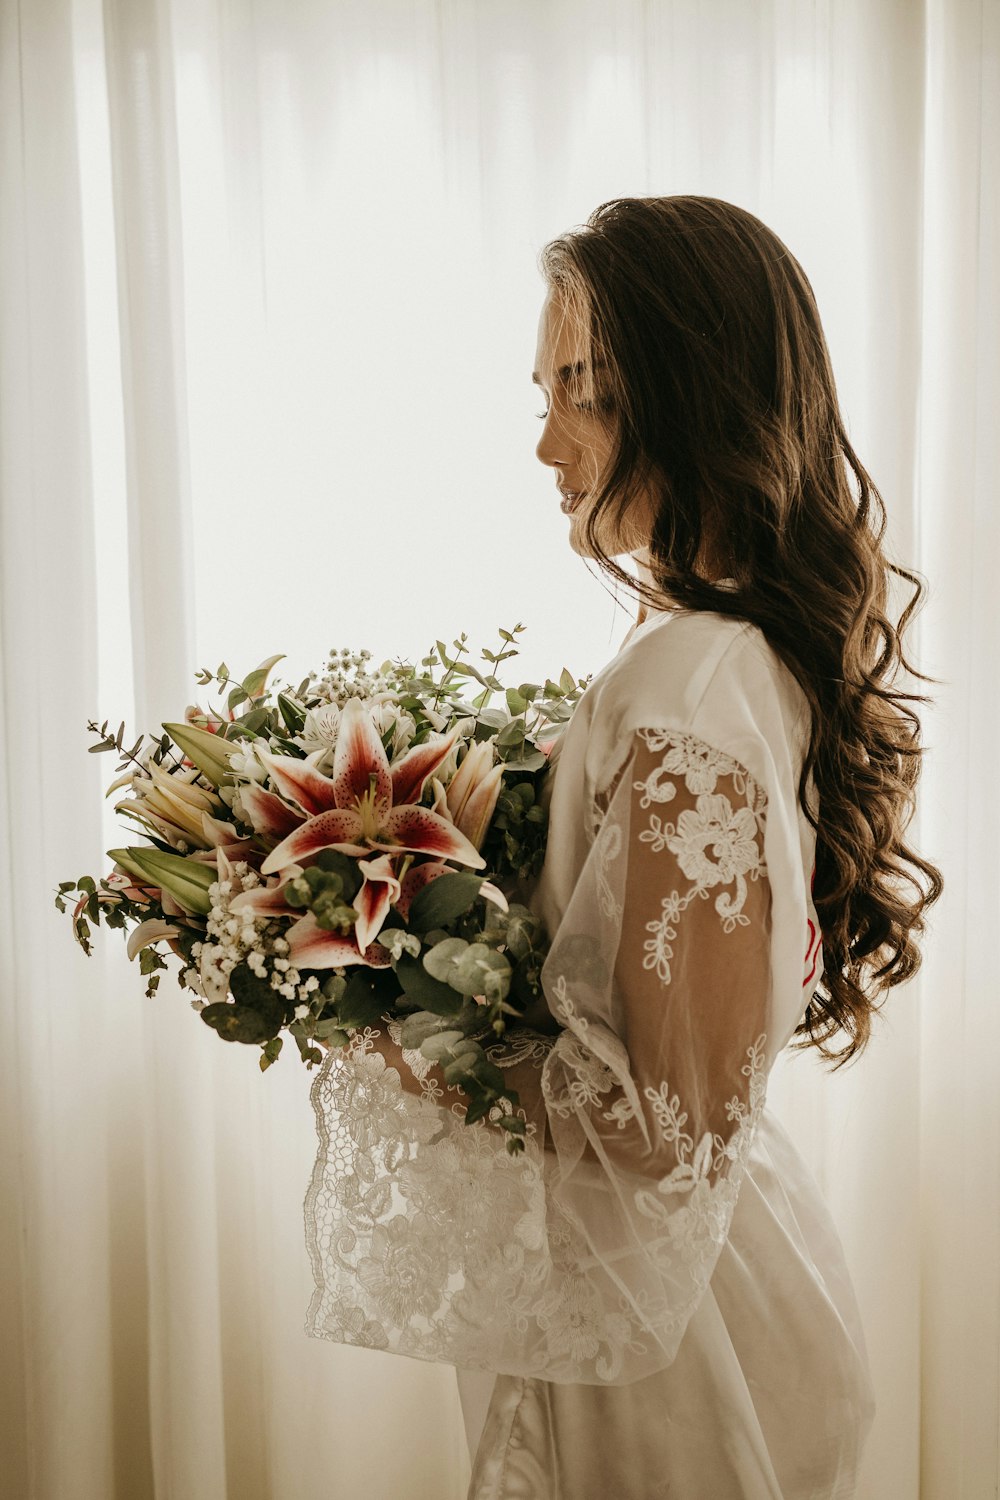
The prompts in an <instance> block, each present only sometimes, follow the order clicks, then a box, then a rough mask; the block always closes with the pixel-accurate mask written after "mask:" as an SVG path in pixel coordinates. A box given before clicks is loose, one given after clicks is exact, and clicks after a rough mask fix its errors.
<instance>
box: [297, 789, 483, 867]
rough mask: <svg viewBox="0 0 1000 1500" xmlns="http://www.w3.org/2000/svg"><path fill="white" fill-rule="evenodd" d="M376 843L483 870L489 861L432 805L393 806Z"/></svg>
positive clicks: (387, 847)
mask: <svg viewBox="0 0 1000 1500" xmlns="http://www.w3.org/2000/svg"><path fill="white" fill-rule="evenodd" d="M292 837H293V838H294V834H293V835H292ZM383 838H384V839H394V840H395V843H394V844H391V843H383V842H382V840H383ZM372 843H373V845H374V846H375V848H376V849H388V850H389V851H390V852H393V853H395V852H398V851H399V850H400V849H412V850H413V852H414V853H415V854H434V855H436V856H437V858H438V859H457V860H458V862H459V864H463V865H469V866H471V868H472V869H474V870H481V869H483V867H484V866H485V864H486V861H485V859H484V858H483V856H482V855H481V854H480V852H479V850H478V849H477V848H476V847H475V845H473V844H471V843H470V842H469V840H468V839H467V838H466V836H465V834H464V833H461V832H459V830H458V829H457V828H456V827H455V825H454V824H453V823H449V822H448V821H447V819H445V818H441V817H439V816H438V814H437V813H434V812H431V810H430V808H428V807H414V806H413V805H412V804H410V803H407V804H406V805H405V806H403V807H394V808H393V810H392V812H391V813H390V814H389V816H388V817H387V818H386V819H385V821H384V822H383V824H382V826H381V828H380V829H379V837H378V838H377V839H373V840H372Z"/></svg>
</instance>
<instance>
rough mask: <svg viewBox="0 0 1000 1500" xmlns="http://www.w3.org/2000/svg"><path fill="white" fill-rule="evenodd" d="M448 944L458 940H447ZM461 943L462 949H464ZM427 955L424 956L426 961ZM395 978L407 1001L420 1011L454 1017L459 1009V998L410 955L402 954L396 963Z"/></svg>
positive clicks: (460, 1000)
mask: <svg viewBox="0 0 1000 1500" xmlns="http://www.w3.org/2000/svg"><path fill="white" fill-rule="evenodd" d="M448 941H449V942H453V941H458V942H461V941H462V940H461V938H459V939H448ZM464 946H465V945H464V943H463V947H464ZM426 958H427V955H426V954H425V955H424V959H425V961H426ZM396 978H397V979H398V980H399V983H400V984H401V985H402V987H403V990H404V992H405V994H406V997H407V999H408V1000H410V1001H412V1002H413V1003H414V1004H416V1005H419V1006H420V1008H421V1009H422V1010H427V1011H433V1012H434V1014H435V1015H439V1016H450V1015H454V1014H455V1013H456V1012H457V1011H458V1010H459V1009H460V1007H461V1004H462V998H461V996H460V995H459V994H458V993H457V992H456V991H455V990H454V989H453V988H452V987H451V985H450V984H448V982H447V981H446V980H442V979H441V977H440V975H438V974H432V973H431V972H430V971H429V970H428V969H427V967H426V964H425V963H421V961H420V960H419V959H416V958H413V957H412V956H411V955H410V954H408V953H406V954H403V955H402V956H401V957H400V958H399V960H398V962H397V963H396Z"/></svg>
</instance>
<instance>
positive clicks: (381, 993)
mask: <svg viewBox="0 0 1000 1500" xmlns="http://www.w3.org/2000/svg"><path fill="white" fill-rule="evenodd" d="M398 995H399V980H398V979H397V977H396V975H395V973H394V972H393V970H392V969H391V968H384V969H372V968H369V967H368V966H367V965H365V966H359V967H358V968H356V969H355V971H354V973H353V974H352V975H351V977H350V979H349V980H348V981H347V984H346V986H345V988H344V993H343V994H342V995H341V997H340V999H339V1000H338V1002H337V1020H338V1021H339V1023H340V1025H341V1026H344V1027H347V1026H374V1025H375V1023H376V1022H377V1021H378V1020H379V1019H380V1017H381V1016H382V1013H383V1012H384V1011H387V1010H391V1009H392V1008H393V1004H394V1002H395V1000H396V998H397V996H398Z"/></svg>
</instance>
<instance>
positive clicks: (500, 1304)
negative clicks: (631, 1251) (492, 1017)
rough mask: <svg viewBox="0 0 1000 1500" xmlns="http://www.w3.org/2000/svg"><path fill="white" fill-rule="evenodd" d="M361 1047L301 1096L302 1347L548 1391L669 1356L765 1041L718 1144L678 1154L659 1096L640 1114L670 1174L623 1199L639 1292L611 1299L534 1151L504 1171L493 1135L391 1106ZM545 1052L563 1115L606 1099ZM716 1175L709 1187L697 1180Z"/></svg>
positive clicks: (597, 1073) (746, 1136)
mask: <svg viewBox="0 0 1000 1500" xmlns="http://www.w3.org/2000/svg"><path fill="white" fill-rule="evenodd" d="M372 1035H373V1033H372V1032H371V1030H370V1029H368V1030H367V1031H366V1032H364V1033H358V1034H356V1036H355V1038H354V1040H353V1042H352V1043H351V1044H350V1045H349V1047H348V1048H347V1049H345V1051H344V1053H343V1054H341V1055H339V1056H338V1055H337V1054H334V1053H330V1054H329V1055H328V1057H327V1058H326V1059H325V1061H324V1063H323V1066H322V1067H321V1068H320V1069H319V1071H318V1073H317V1076H316V1078H315V1080H314V1082H313V1086H312V1100H313V1106H314V1109H315V1112H316V1119H317V1129H318V1134H319V1140H320V1149H319V1153H318V1156H317V1160H316V1165H315V1168H314V1171H313V1177H312V1181H311V1183H310V1186H309V1189H308V1192H307V1194H306V1200H305V1205H304V1213H305V1225H306V1242H307V1246H308V1249H309V1254H310V1259H311V1262H312V1268H313V1275H314V1280H315V1291H314V1293H313V1297H312V1300H311V1302H310V1306H309V1311H308V1314H307V1317H306V1324H305V1330H306V1332H307V1333H308V1334H310V1335H312V1336H313V1337H316V1338H326V1339H331V1340H333V1341H335V1342H338V1343H347V1344H357V1345H362V1346H364V1347H366V1348H375V1349H391V1350H393V1351H395V1352H398V1353H401V1354H409V1355H413V1356H416V1357H418V1358H422V1359H429V1360H438V1361H443V1362H446V1363H453V1364H458V1365H462V1366H463V1367H466V1368H479V1369H488V1370H497V1369H504V1370H508V1371H511V1372H519V1373H522V1374H527V1375H534V1376H537V1377H539V1378H542V1379H550V1380H551V1379H555V1380H571V1379H574V1378H580V1377H581V1376H582V1377H583V1378H585V1379H587V1380H590V1381H593V1380H595V1379H596V1380H598V1381H613V1380H615V1379H616V1378H617V1377H618V1375H619V1374H620V1373H621V1370H622V1367H623V1363H624V1361H625V1359H626V1358H627V1357H628V1356H630V1355H631V1356H633V1357H639V1358H641V1357H642V1356H643V1355H649V1354H650V1352H651V1351H655V1349H656V1347H657V1346H659V1348H661V1349H666V1350H673V1351H674V1352H675V1351H676V1346H677V1345H678V1344H679V1341H680V1337H681V1335H682V1333H683V1330H684V1328H685V1327H686V1326H687V1323H688V1321H689V1319H690V1317H691V1315H692V1313H693V1311H694V1309H695V1308H696V1307H697V1305H698V1303H699V1302H700V1300H701V1298H702V1296H703V1295H704V1292H705V1288H706V1287H707V1285H708V1282H709V1280H710V1279H711V1274H712V1271H713V1270H714V1267H715V1263H716V1260H717V1258H718V1254H719V1252H720V1250H721V1248H722V1245H723V1243H724V1242H725V1238H726V1234H727V1232H728V1226H729V1222H730V1220H731V1217H732V1213H733V1209H734V1207H735V1203H736V1198H737V1194H738V1191H739V1183H740V1180H741V1178H742V1174H743V1170H744V1169H745V1165H746V1161H747V1158H748V1155H749V1151H750V1145H751V1139H752V1135H753V1131H754V1128H755V1126H756V1123H757V1120H758V1118H759V1115H760V1111H761V1109H762V1107H763V1103H764V1097H765V1091H766V1090H765V1076H764V1070H763V1046H764V1041H765V1037H764V1036H763V1035H762V1036H761V1037H760V1038H759V1039H758V1040H757V1042H755V1043H754V1045H753V1046H752V1047H751V1048H750V1049H749V1051H748V1054H747V1056H748V1062H747V1064H746V1065H745V1066H744V1068H743V1072H744V1074H746V1075H747V1077H748V1078H749V1080H750V1103H749V1108H747V1109H744V1108H743V1107H742V1106H740V1105H739V1103H738V1101H734V1106H733V1110H734V1112H733V1116H732V1117H733V1118H735V1119H737V1121H738V1123H737V1129H736V1131H735V1132H734V1134H733V1135H732V1136H731V1137H730V1138H729V1140H728V1141H723V1140H722V1139H721V1138H720V1137H718V1136H712V1137H710V1136H707V1135H706V1136H704V1137H703V1138H702V1140H701V1142H699V1144H698V1147H697V1149H695V1148H694V1142H693V1141H692V1140H691V1137H690V1136H688V1135H686V1134H684V1133H683V1131H682V1129H681V1126H682V1124H683V1116H682V1114H681V1113H680V1109H679V1102H678V1100H677V1098H676V1096H672V1097H671V1096H670V1094H669V1090H668V1086H667V1085H666V1084H663V1085H662V1088H661V1091H660V1095H659V1096H658V1097H659V1098H660V1099H661V1101H662V1105H661V1106H658V1107H657V1113H658V1116H659V1118H660V1123H661V1128H662V1129H663V1130H664V1131H665V1132H676V1137H677V1145H678V1155H679V1156H680V1158H681V1160H680V1161H679V1163H678V1165H677V1166H676V1167H675V1168H674V1169H673V1171H672V1172H671V1173H670V1174H669V1175H668V1176H666V1177H664V1178H663V1179H662V1180H661V1181H660V1182H658V1183H657V1184H656V1185H655V1187H654V1188H650V1189H645V1188H640V1189H638V1190H636V1191H634V1193H633V1200H634V1204H635V1208H636V1211H637V1213H638V1214H639V1215H641V1216H642V1218H643V1219H644V1221H646V1222H647V1223H648V1224H649V1226H650V1230H651V1231H652V1234H651V1237H650V1238H648V1240H647V1242H646V1244H645V1246H644V1247H643V1256H644V1274H643V1277H642V1280H643V1283H644V1289H643V1290H642V1291H641V1292H640V1293H638V1294H636V1295H633V1296H631V1297H626V1296H623V1295H622V1294H621V1293H620V1291H619V1290H618V1287H617V1285H615V1284H613V1283H612V1281H611V1279H610V1278H609V1277H608V1276H607V1275H606V1273H605V1272H604V1271H603V1270H602V1269H601V1267H600V1266H599V1265H598V1264H597V1263H596V1262H594V1260H593V1259H592V1257H590V1255H589V1253H588V1250H587V1246H586V1244H585V1243H584V1240H583V1237H582V1236H581V1234H580V1232H579V1230H578V1229H577V1227H576V1225H575V1224H574V1223H573V1221H572V1218H571V1216H569V1215H567V1214H566V1213H565V1212H564V1211H563V1210H562V1208H561V1206H560V1204H559V1202H558V1195H557V1192H554V1191H553V1188H552V1183H551V1179H549V1180H548V1181H547V1174H548V1168H549V1167H550V1165H551V1163H549V1162H545V1161H543V1153H542V1152H541V1151H540V1149H539V1147H538V1146H537V1144H536V1143H535V1142H534V1141H533V1140H532V1139H531V1138H530V1137H529V1139H528V1142H527V1146H526V1150H525V1152H524V1153H523V1154H522V1155H519V1156H517V1157H512V1156H510V1155H508V1153H507V1151H506V1149H505V1147H504V1144H503V1141H502V1139H501V1137H500V1133H499V1132H498V1131H496V1130H495V1128H494V1127H492V1126H488V1125H485V1124H480V1125H477V1126H473V1127H466V1126H464V1125H463V1124H462V1123H461V1122H460V1120H459V1119H458V1118H457V1117H456V1116H455V1115H454V1114H451V1113H450V1112H448V1111H446V1110H443V1109H441V1108H440V1107H438V1106H436V1105H435V1104H434V1103H433V1102H432V1101H431V1100H430V1099H427V1098H420V1099H418V1098H416V1097H414V1096H413V1095H411V1094H408V1093H406V1092H405V1091H404V1090H403V1088H402V1086H401V1082H400V1078H399V1074H398V1072H397V1071H396V1069H395V1068H392V1067H387V1066H386V1063H385V1059H384V1058H383V1057H382V1056H381V1054H380V1053H378V1052H375V1051H374V1050H373V1049H372ZM549 1043H550V1039H549V1038H544V1039H539V1041H538V1042H537V1043H535V1044H533V1045H535V1046H537V1047H538V1049H539V1050H544V1051H545V1053H546V1056H547V1057H550V1056H552V1055H553V1054H555V1053H556V1052H557V1051H558V1052H559V1053H560V1055H561V1056H562V1057H563V1060H564V1061H567V1060H568V1059H569V1057H570V1056H573V1057H574V1058H575V1060H576V1063H577V1065H578V1067H579V1074H578V1078H579V1092H578V1094H577V1102H578V1103H579V1104H580V1105H585V1103H586V1102H587V1101H589V1100H590V1099H592V1098H594V1097H597V1098H599V1097H600V1095H601V1093H602V1092H606V1091H607V1088H608V1086H609V1079H610V1075H609V1073H608V1072H607V1071H604V1070H602V1069H601V1067H600V1065H599V1064H597V1063H596V1062H588V1061H587V1057H586V1053H585V1051H583V1050H578V1051H577V1052H575V1053H572V1052H570V1051H567V1050H564V1048H571V1047H572V1046H574V1045H576V1046H577V1047H579V1042H578V1039H576V1038H574V1039H573V1041H572V1042H571V1043H569V1044H565V1043H563V1042H562V1038H559V1039H557V1042H556V1045H555V1046H551V1045H549ZM588 1068H589V1072H588ZM545 1071H546V1070H545V1069H543V1077H542V1087H543V1092H544V1090H545ZM741 1111H742V1112H741ZM610 1114H611V1115H613V1114H614V1111H611V1112H610ZM608 1117H609V1116H608V1115H605V1118H608ZM723 1163H725V1164H727V1165H728V1168H729V1171H728V1173H727V1175H725V1176H723V1177H720V1178H719V1179H718V1180H717V1181H716V1182H715V1183H711V1182H710V1181H709V1176H708V1173H709V1170H710V1169H711V1168H712V1167H715V1168H717V1167H719V1166H720V1165H721V1164H723ZM650 1273H653V1274H652V1277H651V1275H650ZM651 1280H652V1283H653V1284H654V1286H658V1287H659V1288H660V1290H656V1291H652V1292H651V1291H650V1290H649V1287H650V1282H651ZM670 1357H672V1354H671V1355H670Z"/></svg>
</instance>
